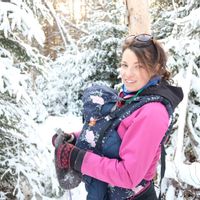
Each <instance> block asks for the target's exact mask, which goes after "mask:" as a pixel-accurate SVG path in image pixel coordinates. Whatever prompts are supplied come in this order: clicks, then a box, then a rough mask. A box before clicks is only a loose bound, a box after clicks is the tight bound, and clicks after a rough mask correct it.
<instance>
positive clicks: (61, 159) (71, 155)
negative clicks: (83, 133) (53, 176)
mask: <svg viewBox="0 0 200 200" xmlns="http://www.w3.org/2000/svg"><path fill="white" fill-rule="evenodd" d="M55 153H56V155H55V156H56V160H55V161H56V165H57V167H58V168H59V169H65V170H68V169H69V168H70V167H71V168H72V169H74V170H76V171H79V172H80V171H81V165H82V162H83V158H84V156H85V153H86V152H85V151H84V150H81V149H79V148H77V147H76V146H74V145H73V144H70V143H68V142H66V143H64V144H61V145H59V146H58V147H57V148H56V152H55Z"/></svg>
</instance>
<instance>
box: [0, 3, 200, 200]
mask: <svg viewBox="0 0 200 200" xmlns="http://www.w3.org/2000/svg"><path fill="white" fill-rule="evenodd" d="M136 8H137V9H136ZM139 8H140V9H142V10H140V9H139ZM199 13H200V1H199V0H172V1H168V0H159V1H158V0H151V1H149V2H148V1H147V0H140V1H139V2H138V1H134V0H132V1H131V0H129V1H128V0H127V1H122V0H121V1H120V0H118V1H117V0H54V1H53V0H1V1H0V200H6V199H8V200H11V199H20V200H22V199H27V200H29V199H37V200H38V199H57V198H61V197H62V196H63V195H64V194H65V191H63V190H62V189H61V188H60V187H59V186H58V182H57V180H56V175H55V170H54V162H53V148H52V146H51V141H50V138H51V136H52V135H53V134H54V133H53V132H49V133H48V134H49V137H48V136H47V135H46V133H45V131H44V130H43V131H44V132H43V133H42V132H41V131H39V127H41V126H42V125H43V124H45V122H46V120H47V119H49V118H50V117H66V116H67V117H69V116H73V117H74V118H76V119H80V118H81V105H82V102H81V94H82V91H83V90H84V88H86V87H87V86H89V85H90V84H91V83H92V82H94V81H95V82H97V83H104V84H107V85H109V86H112V87H117V86H118V84H119V82H120V81H119V78H118V72H117V66H118V65H119V60H120V47H121V43H122V39H123V38H124V37H125V36H127V35H128V34H135V33H140V32H148V33H151V34H152V35H153V36H154V37H155V38H156V39H158V40H160V42H161V43H163V44H164V46H165V49H166V51H167V52H168V58H169V59H168V63H167V65H168V67H169V69H170V70H171V71H172V77H173V80H174V83H175V84H176V85H179V86H181V87H182V88H183V91H184V100H183V102H182V103H181V104H180V105H179V107H178V108H177V110H176V112H175V121H174V129H173V134H172V136H171V138H170V140H169V142H168V143H167V144H166V148H167V163H166V164H167V169H166V173H165V177H164V179H163V184H162V192H163V199H167V200H172V199H186V200H190V199H200V170H199V169H200V163H199V162H200V118H199V116H200V107H199V105H200V86H199V82H200V53H199V52H200V15H199ZM134 23H138V24H137V25H136V24H134ZM140 25H141V26H140ZM54 119H56V118H54ZM76 119H74V120H75V122H76ZM54 122H55V121H54V120H53V121H52V123H54ZM63 123H65V124H63V126H64V125H65V126H66V127H70V126H71V125H72V124H70V120H69V121H67V120H66V121H64V122H63ZM71 123H72V122H71ZM73 123H74V122H73ZM57 128H59V127H57ZM76 128H78V126H77V127H76ZM46 131H47V130H46ZM44 141H45V142H44ZM159 172H160V170H159V167H158V176H157V178H156V179H155V183H156V184H157V185H159V176H160V173H159Z"/></svg>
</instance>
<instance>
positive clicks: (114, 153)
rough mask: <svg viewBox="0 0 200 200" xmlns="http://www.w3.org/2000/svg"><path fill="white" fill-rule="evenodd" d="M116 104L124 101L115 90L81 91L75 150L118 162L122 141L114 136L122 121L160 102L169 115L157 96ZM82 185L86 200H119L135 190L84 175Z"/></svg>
mask: <svg viewBox="0 0 200 200" xmlns="http://www.w3.org/2000/svg"><path fill="white" fill-rule="evenodd" d="M118 101H123V99H121V98H120V97H119V96H118V94H117V92H116V91H115V90H113V89H111V88H109V87H107V86H103V85H93V86H91V87H89V88H87V89H86V90H85V91H84V93H83V117H84V125H83V129H82V131H81V134H80V136H79V138H78V139H77V142H76V146H77V147H79V148H81V149H84V150H92V151H93V152H94V153H96V154H99V155H102V156H106V157H109V158H115V159H119V160H120V157H119V147H120V144H121V139H120V137H119V135H118V133H117V127H118V125H119V123H120V122H121V120H122V119H124V118H126V117H127V116H129V115H130V114H131V113H132V112H134V111H135V110H137V109H138V108H140V107H141V106H143V105H144V104H146V103H149V102H161V103H163V104H164V105H165V106H166V108H167V110H168V113H169V114H170V115H171V113H172V108H171V106H170V104H169V102H168V101H167V100H166V99H164V98H163V97H161V96H157V95H148V96H140V97H136V98H135V99H134V101H132V102H129V103H127V104H125V105H124V106H123V107H122V108H118V107H117V106H116V103H117V102H118ZM166 135H168V134H166ZM164 139H165V138H163V141H164ZM162 173H163V172H162ZM83 181H84V182H85V186H86V190H87V191H88V196H87V200H95V199H98V200H106V199H109V200H114V199H115V200H121V199H127V198H129V197H132V196H134V194H135V192H134V190H131V189H124V188H119V187H111V186H109V185H108V184H107V183H105V182H102V181H99V180H97V179H95V178H92V177H89V176H86V175H84V176H83ZM147 183H148V182H147V181H146V180H142V181H141V182H140V184H139V185H138V186H143V187H145V185H146V184H147Z"/></svg>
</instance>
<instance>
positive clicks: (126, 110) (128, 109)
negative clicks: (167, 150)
mask: <svg viewBox="0 0 200 200" xmlns="http://www.w3.org/2000/svg"><path fill="white" fill-rule="evenodd" d="M150 102H161V103H162V104H164V105H165V107H166V109H167V111H168V113H169V115H170V116H171V114H172V113H173V110H172V106H171V104H170V103H169V102H168V100H167V99H165V98H164V97H162V96H159V95H148V96H140V97H137V98H135V99H134V101H132V102H129V103H127V104H125V105H124V106H123V107H121V108H118V109H116V110H115V111H113V112H111V113H110V114H109V115H107V116H106V118H107V120H108V123H107V124H106V125H105V126H104V127H102V129H101V131H100V132H99V138H98V140H97V143H96V149H98V150H101V146H102V140H103V138H104V137H105V136H106V131H107V130H108V129H109V128H113V129H115V128H117V127H118V125H119V124H120V122H121V121H122V120H123V119H125V118H126V117H128V116H129V115H131V114H132V113H133V112H134V111H135V110H137V109H139V108H140V107H142V106H143V105H145V104H147V103H150ZM166 137H167V136H165V137H164V138H163V141H165V138H166Z"/></svg>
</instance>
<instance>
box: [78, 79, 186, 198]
mask: <svg viewBox="0 0 200 200" xmlns="http://www.w3.org/2000/svg"><path fill="white" fill-rule="evenodd" d="M149 95H159V96H161V97H164V98H165V99H166V100H167V101H169V102H170V104H171V105H172V109H174V108H175V107H176V106H177V105H178V103H179V102H180V101H181V100H182V98H183V93H182V90H181V89H180V88H178V87H173V86H170V85H169V84H168V83H167V82H166V81H161V82H160V83H159V84H158V85H156V86H153V87H150V88H148V89H146V90H144V91H143V92H142V93H141V94H140V96H141V97H144V98H145V97H147V96H149ZM158 116H159V118H158ZM154 124H156V126H154ZM168 125H169V115H168V112H167V110H166V108H165V106H164V105H163V104H161V103H159V102H154V103H148V104H146V105H144V106H142V107H140V108H138V109H137V110H136V111H135V112H133V113H132V114H131V115H130V116H129V117H127V118H126V119H124V120H122V122H121V123H120V125H119V127H118V130H117V132H118V134H119V136H120V138H121V139H122V143H121V146H120V149H119V155H120V158H121V159H122V161H121V162H119V161H118V160H117V159H112V160H110V159H108V158H106V157H101V156H98V155H97V154H94V153H92V152H89V151H87V152H86V154H85V156H84V158H83V163H82V167H81V172H82V173H83V174H86V175H88V176H91V177H95V178H96V179H99V180H104V181H105V182H108V183H109V184H110V185H115V186H118V187H122V188H135V187H136V186H137V185H138V184H139V183H140V181H141V180H142V179H145V180H152V179H153V177H154V175H155V171H156V166H157V161H158V159H159V158H160V151H161V149H160V143H161V141H162V138H163V137H164V135H165V133H166V131H167V129H168ZM105 141H106V140H105ZM150 141H153V142H150ZM144 147H145V148H144ZM110 149H111V148H110ZM146 155H149V156H148V157H147V156H146ZM143 163H145V165H144V164H143ZM113 177H114V178H113ZM112 189H113V188H112V187H110V191H112ZM109 194H110V192H109Z"/></svg>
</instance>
